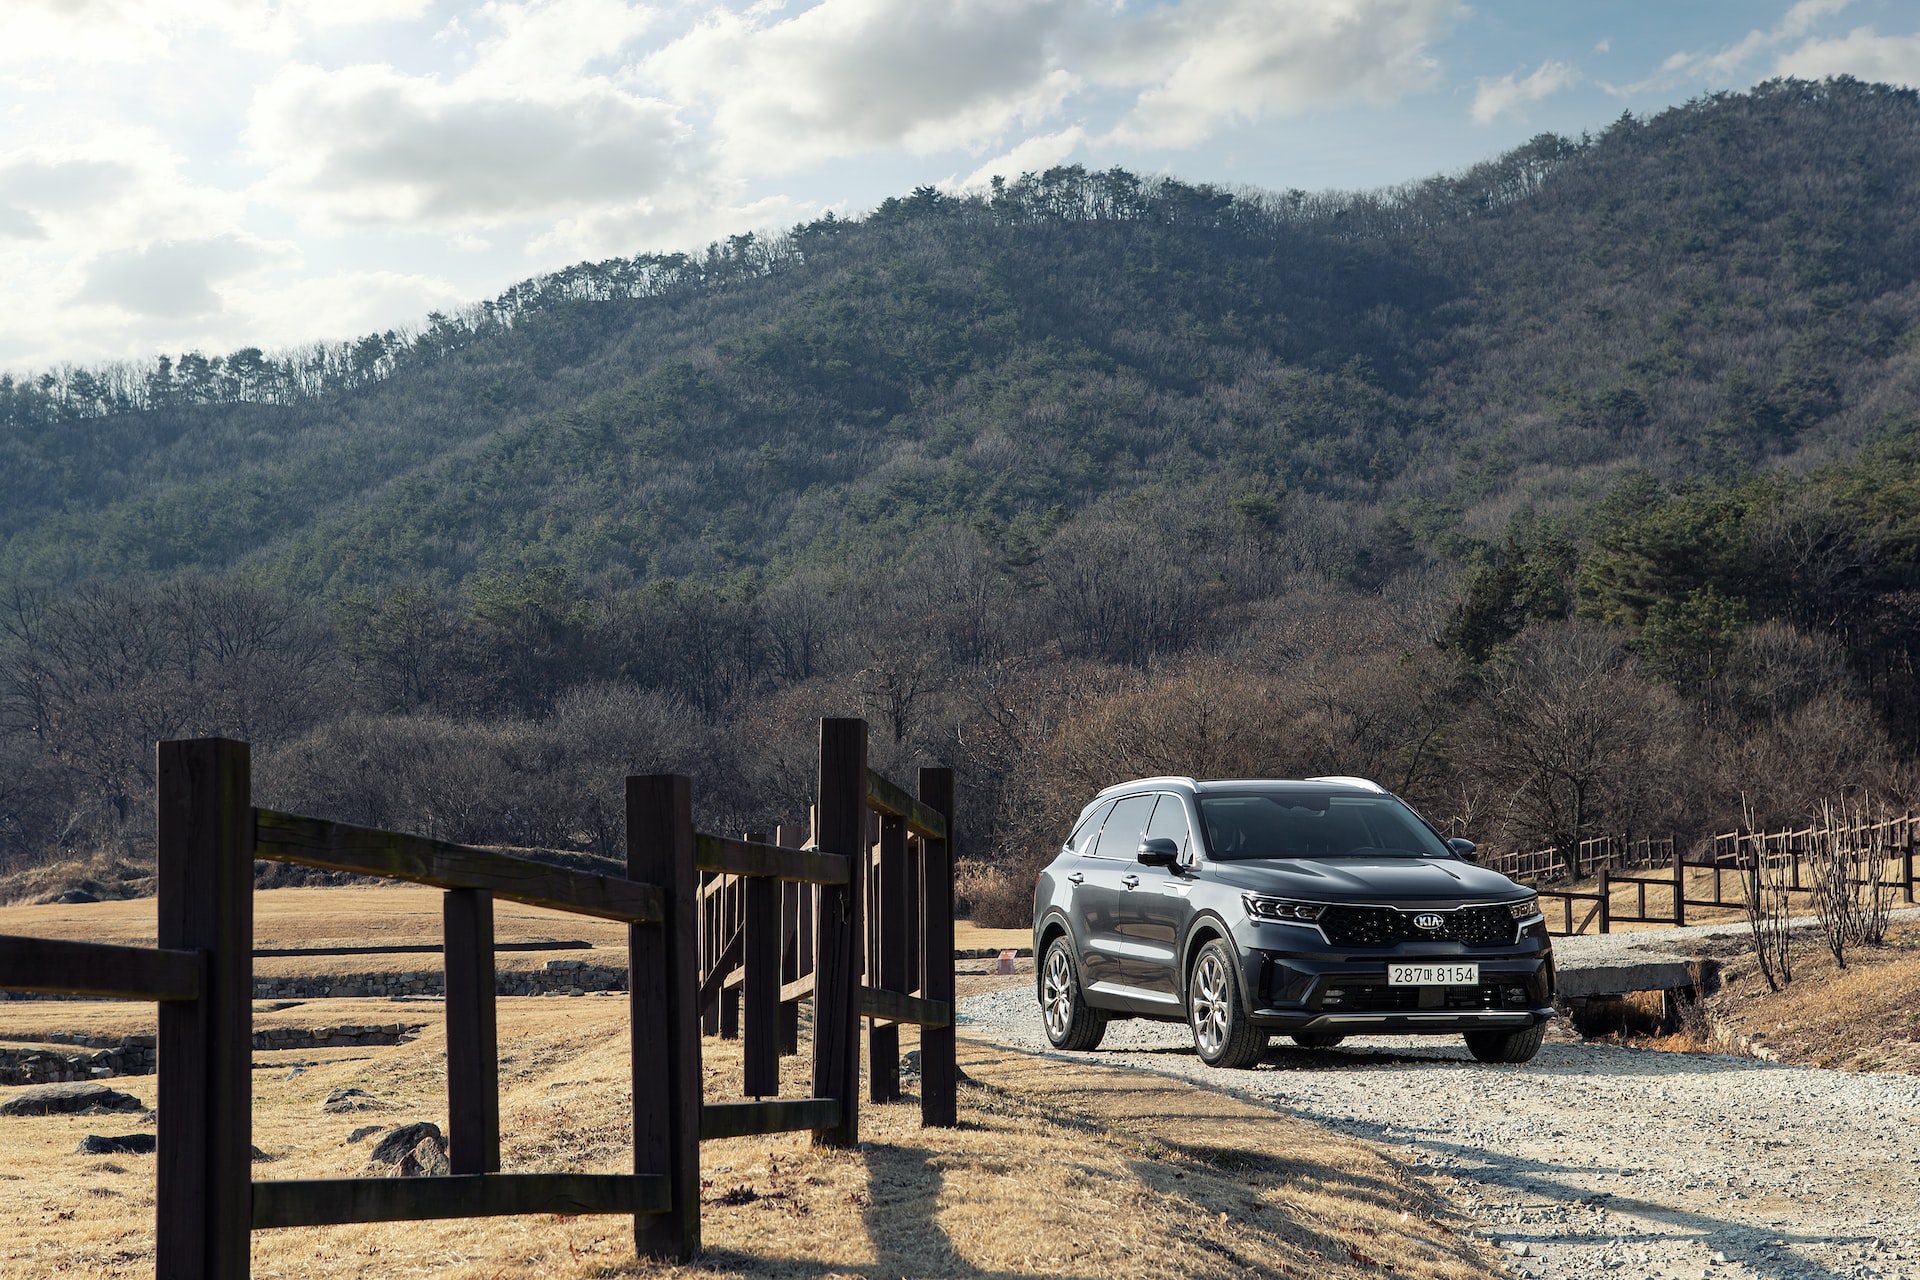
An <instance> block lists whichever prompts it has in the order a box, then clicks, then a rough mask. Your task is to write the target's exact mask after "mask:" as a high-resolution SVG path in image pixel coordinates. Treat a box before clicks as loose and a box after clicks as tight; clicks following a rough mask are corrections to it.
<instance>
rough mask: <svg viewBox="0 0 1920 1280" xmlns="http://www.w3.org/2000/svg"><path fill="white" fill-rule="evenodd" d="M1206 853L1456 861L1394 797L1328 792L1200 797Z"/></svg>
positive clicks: (1225, 858) (1234, 857)
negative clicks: (1333, 793) (1205, 829)
mask: <svg viewBox="0 0 1920 1280" xmlns="http://www.w3.org/2000/svg"><path fill="white" fill-rule="evenodd" d="M1200 817H1201V821H1202V823H1203V824H1204V825H1205V826H1206V828H1207V846H1208V852H1209V853H1210V854H1211V855H1212V856H1213V857H1214V858H1215V859H1217V860H1219V861H1222V862H1238V861H1244V860H1245V859H1248V858H1451V857H1453V852H1452V850H1450V849H1448V848H1447V846H1446V845H1445V844H1443V843H1441V840H1440V837H1439V836H1436V835H1435V834H1433V832H1432V831H1431V830H1430V829H1429V828H1428V827H1427V825H1426V824H1425V823H1423V822H1421V821H1420V819H1419V818H1417V817H1415V816H1414V815H1413V813H1412V811H1411V810H1409V809H1408V808H1407V807H1406V806H1405V805H1403V804H1401V803H1400V802H1399V801H1398V800H1395V799H1394V798H1393V797H1391V796H1373V795H1331V794H1329V793H1327V792H1324V791H1321V792H1311V791H1291V790H1289V791H1285V792H1273V791H1267V792H1245V793H1242V794H1238V795H1234V794H1227V795H1203V796H1201V797H1200Z"/></svg>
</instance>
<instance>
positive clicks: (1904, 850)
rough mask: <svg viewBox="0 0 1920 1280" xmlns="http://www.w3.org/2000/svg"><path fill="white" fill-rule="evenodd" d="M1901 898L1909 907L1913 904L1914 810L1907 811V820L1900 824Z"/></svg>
mask: <svg viewBox="0 0 1920 1280" xmlns="http://www.w3.org/2000/svg"><path fill="white" fill-rule="evenodd" d="M1900 834H1901V848H1900V896H1901V897H1902V898H1904V899H1905V900H1906V901H1907V903H1908V904H1909V905H1911V904H1912V902H1913V810H1911V809H1909V810H1907V820H1906V821H1905V822H1903V823H1901V824H1900Z"/></svg>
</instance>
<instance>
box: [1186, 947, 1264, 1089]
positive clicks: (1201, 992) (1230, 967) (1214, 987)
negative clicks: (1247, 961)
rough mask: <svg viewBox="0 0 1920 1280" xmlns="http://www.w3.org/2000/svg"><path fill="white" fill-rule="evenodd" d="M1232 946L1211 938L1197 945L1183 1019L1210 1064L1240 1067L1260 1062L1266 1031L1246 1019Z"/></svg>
mask: <svg viewBox="0 0 1920 1280" xmlns="http://www.w3.org/2000/svg"><path fill="white" fill-rule="evenodd" d="M1236 960H1237V957H1235V955H1234V954H1233V948H1232V947H1230V946H1228V945H1227V944H1226V943H1224V942H1222V941H1220V940H1219V939H1218V938H1215V939H1214V940H1213V941H1212V942H1209V943H1208V944H1207V945H1206V946H1204V947H1202V948H1200V958H1199V959H1198V960H1196V961H1194V964H1193V977H1192V978H1191V980H1190V981H1188V983H1187V1021H1188V1022H1189V1023H1190V1024H1191V1025H1192V1027H1193V1047H1194V1048H1195V1049H1197V1050H1199V1052H1200V1061H1202V1062H1204V1063H1206V1064H1207V1065H1208V1066H1210V1067H1230V1068H1235V1069H1239V1068H1244V1067H1250V1066H1252V1065H1253V1064H1254V1063H1256V1062H1258V1061H1260V1055H1261V1054H1263V1053H1265V1052H1266V1050H1267V1033H1266V1032H1265V1031H1262V1030H1261V1029H1260V1028H1259V1027H1256V1026H1254V1025H1253V1023H1252V1022H1251V1021H1249V1020H1248V1018H1247V1002H1246V998H1245V997H1244V996H1243V995H1242V994H1241V992H1240V966H1239V964H1238V963H1236Z"/></svg>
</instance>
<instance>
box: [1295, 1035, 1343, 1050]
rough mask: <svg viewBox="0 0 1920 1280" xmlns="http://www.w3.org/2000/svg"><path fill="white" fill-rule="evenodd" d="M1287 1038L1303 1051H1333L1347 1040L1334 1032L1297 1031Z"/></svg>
mask: <svg viewBox="0 0 1920 1280" xmlns="http://www.w3.org/2000/svg"><path fill="white" fill-rule="evenodd" d="M1287 1038H1288V1039H1290V1040H1292V1041H1293V1042H1294V1043H1295V1044H1297V1045H1299V1046H1300V1047H1301V1048H1302V1049H1331V1048H1333V1046H1335V1045H1337V1044H1339V1043H1340V1042H1341V1041H1342V1040H1345V1039H1346V1037H1345V1036H1343V1035H1340V1034H1338V1033H1337V1032H1333V1031H1296V1032H1294V1033H1293V1034H1292V1035H1291V1036H1289V1037H1287Z"/></svg>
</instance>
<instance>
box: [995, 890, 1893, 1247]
mask: <svg viewBox="0 0 1920 1280" xmlns="http://www.w3.org/2000/svg"><path fill="white" fill-rule="evenodd" d="M1744 927H1745V926H1744V925H1740V926H1735V927H1734V928H1733V929H1729V928H1728V927H1727V926H1718V927H1711V926H1710V927H1709V929H1707V930H1698V931H1696V930H1693V929H1689V930H1685V931H1684V934H1686V935H1690V936H1687V937H1682V936H1676V935H1680V934H1682V932H1683V931H1680V930H1671V929H1668V930H1661V931H1659V932H1658V933H1641V934H1632V935H1626V934H1616V935H1611V936H1609V937H1607V938H1575V939H1562V940H1556V941H1555V944H1554V946H1555V951H1556V954H1557V955H1558V957H1559V960H1560V963H1561V964H1563V965H1567V964H1576V963H1579V962H1581V961H1587V962H1589V963H1591V962H1597V961H1600V960H1602V959H1603V958H1604V959H1605V960H1606V961H1608V962H1611V961H1613V960H1616V959H1617V958H1619V957H1621V956H1623V955H1628V953H1631V952H1632V951H1635V950H1645V949H1649V948H1652V947H1655V946H1657V947H1658V948H1659V949H1662V950H1667V951H1668V953H1669V954H1672V953H1673V951H1674V950H1676V949H1678V950H1681V951H1682V952H1683V953H1684V947H1685V946H1686V945H1687V944H1689V943H1690V941H1691V935H1696V934H1704V933H1708V932H1718V933H1722V934H1724V933H1726V932H1733V931H1737V930H1738V929H1740V928H1744ZM959 1023H960V1026H961V1028H962V1029H963V1030H962V1034H965V1035H967V1036H969V1037H971V1038H973V1039H978V1040H986V1041H991V1042H994V1043H997V1044H1001V1045H1005V1046H1008V1047H1010V1048H1016V1049H1023V1050H1026V1051H1028V1052H1033V1053H1038V1054H1042V1055H1044V1056H1051V1057H1057V1058H1063V1059H1070V1060H1074V1061H1081V1062H1091V1063H1100V1064H1104V1065H1111V1066H1116V1067H1127V1068H1131V1069H1135V1070H1141V1071H1151V1072H1154V1073H1155V1074H1158V1075H1162V1076H1171V1077H1174V1078H1177V1079H1184V1080H1191V1081H1193V1082H1195V1083H1198V1084H1201V1085H1204V1086H1207V1087H1210V1088H1215V1089H1219V1090H1221V1091H1222V1092H1225V1093H1230V1094H1232V1095H1234V1096H1236V1097H1239V1098H1243V1099H1247V1100H1250V1101H1255V1102H1269V1103H1271V1104H1273V1105H1275V1106H1277V1107H1281V1108H1284V1109H1286V1110H1287V1111H1289V1112H1291V1113H1293V1114H1295V1115H1298V1116H1301V1117H1303V1118H1305V1119H1309V1120H1313V1121H1317V1122H1318V1123H1321V1124H1324V1125H1326V1126H1327V1127H1329V1128H1331V1129H1334V1130H1337V1131H1339V1132H1342V1133H1346V1134H1351V1135H1353V1136H1356V1137H1361V1138H1365V1139H1369V1140H1372V1141H1374V1142H1377V1143H1379V1144H1380V1145H1381V1146H1383V1147H1385V1148H1387V1149H1388V1150H1389V1151H1390V1153H1391V1154H1393V1155H1394V1156H1395V1157H1396V1158H1397V1159H1399V1160H1400V1161H1402V1162H1403V1163H1404V1164H1405V1165H1406V1166H1407V1167H1408V1168H1409V1169H1410V1170H1411V1171H1412V1172H1414V1173H1415V1174H1417V1175H1419V1176H1421V1177H1424V1178H1426V1179H1428V1180H1429V1181H1430V1183H1431V1184H1432V1185H1433V1187H1434V1188H1435V1190H1436V1191H1437V1192H1439V1193H1440V1194H1441V1195H1442V1196H1444V1197H1445V1198H1447V1199H1448V1200H1450V1201H1451V1202H1452V1203H1453V1204H1454V1205H1455V1206H1456V1207H1457V1208H1458V1209H1459V1210H1460V1211H1461V1212H1462V1213H1463V1214H1465V1215H1467V1216H1468V1217H1469V1218H1471V1219H1473V1220H1474V1221H1475V1222H1476V1224H1477V1225H1478V1227H1479V1229H1480V1232H1481V1234H1482V1235H1484V1236H1485V1237H1486V1238H1487V1239H1488V1241H1489V1243H1490V1244H1496V1245H1497V1244H1499V1243H1504V1244H1505V1246H1506V1248H1507V1249H1508V1250H1509V1252H1508V1254H1507V1257H1508V1258H1509V1261H1508V1262H1507V1264H1506V1268H1507V1271H1508V1274H1510V1275H1519V1274H1528V1273H1530V1274H1533V1275H1543V1276H1551V1277H1553V1278H1554V1280H1599V1278H1600V1277H1608V1278H1616V1277H1622V1276H1631V1277H1640V1276H1701V1275H1704V1276H1708V1277H1712V1278H1713V1280H1750V1278H1758V1277H1767V1278H1768V1280H1790V1278H1791V1280H1798V1278H1799V1277H1808V1278H1809V1280H1812V1278H1818V1280H1832V1278H1834V1277H1838V1276H1869V1275H1875V1274H1878V1275H1883V1276H1899V1275H1906V1276H1909V1277H1920V1266H1916V1264H1915V1263H1914V1262H1913V1261H1910V1260H1912V1259H1920V1217H1916V1215H1914V1214H1912V1213H1911V1212H1910V1204H1911V1201H1912V1197H1913V1189H1914V1185H1915V1182H1916V1175H1917V1174H1920V1125H1917V1124H1916V1122H1920V1078H1916V1077H1914V1076H1910V1075H1896V1074H1885V1075H1868V1074H1847V1073H1842V1072H1837V1071H1823V1070H1818V1069H1814V1068H1801V1067H1787V1066H1780V1065H1777V1064H1773V1063H1767V1062H1762V1061H1759V1060H1756V1059H1753V1058H1742V1057H1732V1056H1723V1055H1709V1054H1676V1053H1662V1052H1658V1051H1654V1050H1642V1049H1633V1048H1627V1047H1622V1046H1619V1045H1607V1044H1598V1043H1596V1044H1585V1043H1580V1042H1578V1041H1574V1040H1571V1039H1570V1038H1568V1037H1566V1036H1565V1035H1564V1033H1562V1034H1560V1035H1557V1036H1556V1035H1551V1034H1550V1036H1549V1039H1548V1041H1547V1043H1546V1044H1545V1045H1543V1046H1542V1048H1541V1050H1540V1055H1539V1056H1538V1057H1537V1058H1535V1059H1534V1060H1533V1061H1532V1062H1530V1063H1527V1064H1525V1065H1522V1066H1492V1065H1485V1064H1481V1063H1476V1062H1474V1061H1473V1060H1472V1057H1471V1055H1469V1054H1468V1053H1467V1050H1466V1046H1465V1045H1464V1044H1463V1043H1462V1042H1461V1041H1460V1039H1459V1038H1458V1037H1455V1036H1431V1037H1429V1036H1400V1037H1391V1036H1378V1037H1355V1038H1352V1039H1349V1040H1347V1041H1346V1042H1345V1043H1344V1044H1342V1045H1340V1046H1339V1047H1338V1048H1335V1049H1329V1050H1311V1051H1310V1050H1305V1049H1298V1048H1295V1047H1294V1046H1293V1045H1292V1043H1291V1042H1289V1041H1287V1040H1286V1039H1284V1038H1278V1039H1276V1042H1275V1044H1274V1046H1273V1047H1272V1048H1270V1049H1269V1050H1268V1051H1267V1054H1266V1056H1265V1057H1264V1058H1263V1059H1262V1061H1261V1062H1260V1064H1259V1065H1258V1066H1257V1067H1256V1068H1254V1069H1253V1070H1250V1071H1217V1070H1213V1069H1211V1068H1208V1067H1206V1066H1205V1065H1203V1064H1202V1063H1201V1062H1200V1060H1199V1058H1198V1057H1197V1056H1196V1055H1195V1054H1194V1051H1193V1039H1192V1036H1191V1034H1190V1033H1189V1032H1188V1030H1187V1029H1186V1027H1184V1026H1181V1025H1169V1024H1166V1023H1154V1022H1142V1021H1122V1022H1115V1023H1113V1024H1111V1025H1110V1026H1109V1027H1108V1029H1107V1035H1106V1039H1105V1040H1104V1041H1103V1043H1102V1045H1101V1048H1100V1049H1098V1050H1096V1051H1094V1052H1092V1053H1086V1054H1061V1053H1058V1052H1056V1051H1055V1050H1053V1049H1052V1047H1051V1046H1049V1045H1048V1044H1047V1042H1046V1037H1045V1034H1044V1032H1043V1031H1042V1030H1041V1026H1040V1016H1039V1010H1038V1007H1037V1005H1036V1004H1035V1001H1034V994H1033V991H1032V989H1031V988H1028V987H1022V988H1019V989H1015V990H1010V991H998V992H993V993H991V994H988V995H981V996H975V997H972V998H971V999H968V1000H966V1001H964V1002H963V1003H962V1005H961V1010H960V1017H959ZM1523 1250H1524V1251H1523ZM1522 1258H1524V1259H1526V1261H1525V1262H1524V1263H1523V1262H1522V1261H1521V1259H1522Z"/></svg>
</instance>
